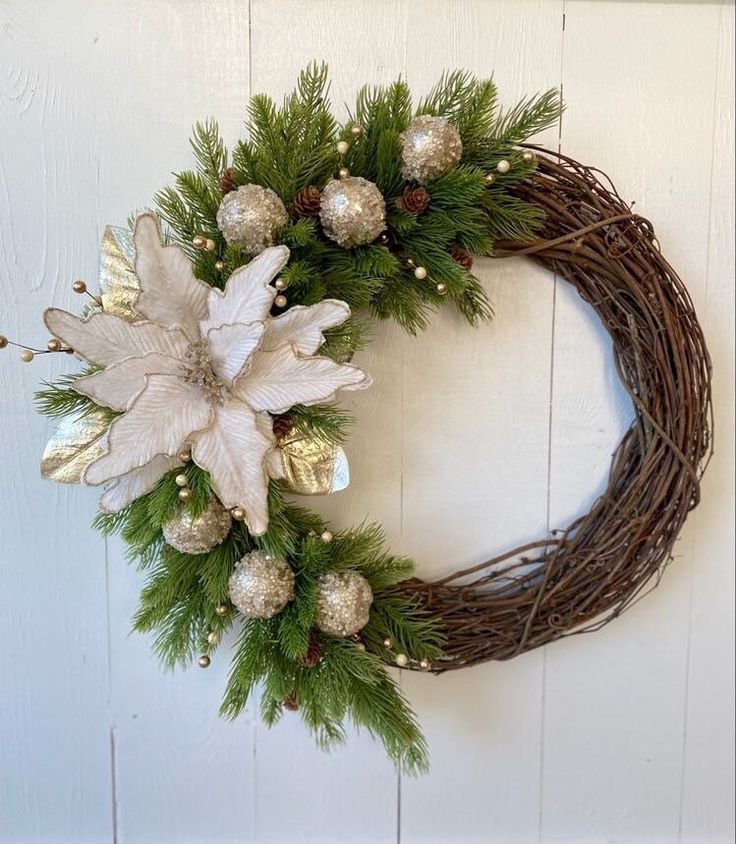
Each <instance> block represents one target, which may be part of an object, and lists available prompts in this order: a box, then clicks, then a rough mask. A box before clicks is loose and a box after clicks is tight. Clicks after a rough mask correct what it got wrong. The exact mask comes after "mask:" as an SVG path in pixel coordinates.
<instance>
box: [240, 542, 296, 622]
mask: <svg viewBox="0 0 736 844" xmlns="http://www.w3.org/2000/svg"><path fill="white" fill-rule="evenodd" d="M228 588H229V592H230V600H231V601H232V602H233V604H234V605H235V606H236V607H237V608H238V609H239V610H240V612H242V613H243V614H244V615H247V616H250V617H251V618H271V617H272V616H274V615H276V613H277V612H279V611H280V610H282V609H283V608H284V607H285V606H286V604H288V603H289V601H291V600H292V599H293V598H294V573H293V572H292V570H291V567H290V566H289V564H288V563H287V562H285V561H284V560H275V559H274V558H273V557H271V555H270V554H267V553H266V552H265V551H251V552H250V554H246V555H245V556H244V557H243V558H242V560H240V562H239V563H238V564H237V565H236V566H235V571H234V572H233V573H232V574H231V575H230V582H229V584H228Z"/></svg>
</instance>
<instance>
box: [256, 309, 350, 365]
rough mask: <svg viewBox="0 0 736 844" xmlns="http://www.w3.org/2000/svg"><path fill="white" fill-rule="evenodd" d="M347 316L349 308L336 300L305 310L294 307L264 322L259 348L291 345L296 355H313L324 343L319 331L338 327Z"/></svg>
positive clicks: (267, 350) (270, 349)
mask: <svg viewBox="0 0 736 844" xmlns="http://www.w3.org/2000/svg"><path fill="white" fill-rule="evenodd" d="M349 316H350V306H349V305H348V304H347V303H345V302H341V301H340V300H339V299H325V300H324V301H322V302H320V303H319V304H317V305H310V306H308V307H307V306H304V305H295V306H294V307H293V308H289V310H288V311H287V312H286V313H285V314H281V316H277V317H274V318H273V319H270V320H269V321H268V325H267V327H266V333H265V335H264V337H263V342H262V343H261V349H262V350H263V351H264V352H270V351H273V350H274V349H278V347H279V346H283V345H284V344H285V343H292V344H293V345H294V348H295V349H296V350H297V352H301V354H303V355H313V354H314V353H315V352H316V351H317V349H319V347H320V346H321V345H322V343H324V341H325V338H324V334H323V333H322V332H323V331H325V330H326V329H328V328H332V327H333V326H335V325H340V323H341V322H345V320H346V319H347V318H348V317H349Z"/></svg>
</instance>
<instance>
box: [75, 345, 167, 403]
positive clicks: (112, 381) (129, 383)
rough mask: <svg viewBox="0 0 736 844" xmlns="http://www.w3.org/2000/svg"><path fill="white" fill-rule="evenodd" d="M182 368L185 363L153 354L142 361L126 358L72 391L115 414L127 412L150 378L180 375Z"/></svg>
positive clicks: (79, 380) (88, 377)
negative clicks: (115, 412) (150, 376)
mask: <svg viewBox="0 0 736 844" xmlns="http://www.w3.org/2000/svg"><path fill="white" fill-rule="evenodd" d="M181 368H182V364H181V361H178V360H175V359H174V358H170V357H167V356H166V355H159V354H157V353H155V352H151V353H150V354H147V355H142V356H141V357H135V358H126V359H125V360H121V361H118V363H114V364H113V365H112V366H108V368H107V369H103V370H101V371H100V372H95V373H93V374H92V375H85V376H83V377H82V378H77V380H76V381H74V383H73V384H72V389H73V390H75V391H76V392H77V393H82V394H83V395H85V396H89V397H90V398H91V399H92V400H93V401H94V402H95V404H100V405H102V406H103V407H110V408H112V409H113V410H127V409H128V406H129V405H130V403H131V402H132V401H133V399H134V398H135V397H136V396H137V395H138V394H139V393H140V391H141V390H142V389H143V388H144V387H145V386H146V375H153V374H154V373H155V374H158V375H176V374H177V373H178V372H179V371H180V370H181Z"/></svg>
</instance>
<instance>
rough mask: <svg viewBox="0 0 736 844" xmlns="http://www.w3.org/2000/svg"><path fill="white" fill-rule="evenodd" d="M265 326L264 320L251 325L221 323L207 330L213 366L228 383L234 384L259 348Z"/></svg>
mask: <svg viewBox="0 0 736 844" xmlns="http://www.w3.org/2000/svg"><path fill="white" fill-rule="evenodd" d="M265 327H266V326H265V324H264V323H262V322H251V323H250V325H242V324H238V325H221V326H220V327H219V328H211V329H210V330H209V331H208V332H207V340H208V341H209V345H210V355H211V357H212V368H213V369H214V371H215V373H216V374H217V375H219V376H220V378H222V379H223V380H224V381H225V382H227V384H232V382H233V381H234V380H235V378H236V377H237V376H238V375H239V373H240V372H241V371H242V369H243V367H244V366H245V364H246V361H247V360H248V358H249V357H250V356H251V355H252V354H253V352H254V351H255V350H256V349H257V348H258V344H259V343H260V341H261V337H263V332H264V330H265Z"/></svg>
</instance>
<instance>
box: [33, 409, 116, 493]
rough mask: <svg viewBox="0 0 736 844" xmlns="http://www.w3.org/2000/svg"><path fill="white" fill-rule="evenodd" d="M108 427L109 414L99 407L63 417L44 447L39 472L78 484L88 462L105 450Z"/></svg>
mask: <svg viewBox="0 0 736 844" xmlns="http://www.w3.org/2000/svg"><path fill="white" fill-rule="evenodd" d="M109 427H110V416H109V414H108V413H106V412H105V411H102V410H100V411H94V412H92V413H88V414H86V415H84V416H77V417H67V418H66V419H62V420H61V422H60V423H59V427H58V428H57V429H56V431H55V432H54V435H53V436H52V437H51V439H50V440H49V441H48V443H47V444H46V448H45V449H44V452H43V457H42V458H41V476H42V477H44V478H47V479H48V480H50V481H58V482H59V483H62V484H78V483H79V482H80V481H81V479H82V474H83V472H84V470H85V469H86V468H87V466H89V464H90V463H92V462H93V461H94V460H97V458H98V457H102V455H103V454H104V453H105V445H104V438H105V434H106V433H107V429H108V428H109Z"/></svg>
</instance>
